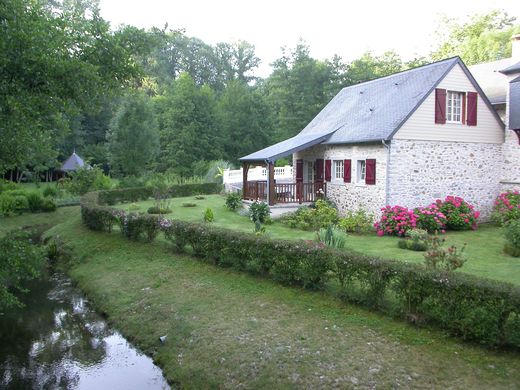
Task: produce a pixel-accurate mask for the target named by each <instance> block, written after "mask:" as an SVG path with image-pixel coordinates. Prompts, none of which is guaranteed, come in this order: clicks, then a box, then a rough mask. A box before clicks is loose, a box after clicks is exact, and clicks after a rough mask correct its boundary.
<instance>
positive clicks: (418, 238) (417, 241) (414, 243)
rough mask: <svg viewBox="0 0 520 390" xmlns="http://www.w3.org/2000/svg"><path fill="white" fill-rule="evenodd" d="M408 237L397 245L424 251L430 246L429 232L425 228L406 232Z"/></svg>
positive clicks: (402, 247)
mask: <svg viewBox="0 0 520 390" xmlns="http://www.w3.org/2000/svg"><path fill="white" fill-rule="evenodd" d="M406 237H407V239H404V240H399V241H398V243H397V246H398V247H399V248H401V249H408V250H411V251H418V252H424V251H427V250H428V249H429V248H430V244H431V240H430V236H429V234H428V232H427V231H426V230H423V229H411V230H408V231H407V232H406Z"/></svg>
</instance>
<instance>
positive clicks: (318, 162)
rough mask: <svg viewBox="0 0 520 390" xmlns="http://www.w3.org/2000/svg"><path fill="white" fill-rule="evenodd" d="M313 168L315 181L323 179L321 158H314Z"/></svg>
mask: <svg viewBox="0 0 520 390" xmlns="http://www.w3.org/2000/svg"><path fill="white" fill-rule="evenodd" d="M315 168H316V172H315V175H314V179H315V181H317V182H321V181H323V159H322V158H318V159H317V160H316V164H315Z"/></svg>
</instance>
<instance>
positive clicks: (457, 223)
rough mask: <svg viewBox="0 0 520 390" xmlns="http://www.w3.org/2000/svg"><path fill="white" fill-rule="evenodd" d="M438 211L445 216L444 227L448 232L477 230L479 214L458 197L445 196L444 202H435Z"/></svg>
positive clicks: (438, 200)
mask: <svg viewBox="0 0 520 390" xmlns="http://www.w3.org/2000/svg"><path fill="white" fill-rule="evenodd" d="M435 203H436V204H437V207H438V208H439V211H440V212H441V213H442V214H444V215H445V216H446V226H447V228H448V229H450V230H469V229H476V228H477V220H478V218H479V216H480V212H478V211H475V210H474V207H473V206H472V205H470V204H469V203H468V202H466V201H465V200H464V199H462V198H460V197H458V196H447V197H446V199H444V201H442V200H440V199H437V200H436V201H435Z"/></svg>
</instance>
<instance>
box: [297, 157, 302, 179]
mask: <svg viewBox="0 0 520 390" xmlns="http://www.w3.org/2000/svg"><path fill="white" fill-rule="evenodd" d="M296 181H297V182H298V181H303V160H296Z"/></svg>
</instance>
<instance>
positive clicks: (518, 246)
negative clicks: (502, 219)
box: [504, 220, 520, 257]
mask: <svg viewBox="0 0 520 390" xmlns="http://www.w3.org/2000/svg"><path fill="white" fill-rule="evenodd" d="M505 237H506V240H507V242H506V244H505V245H504V252H506V253H507V254H508V255H511V256H513V257H520V220H514V221H510V222H509V224H508V225H507V227H506V232H505Z"/></svg>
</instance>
